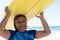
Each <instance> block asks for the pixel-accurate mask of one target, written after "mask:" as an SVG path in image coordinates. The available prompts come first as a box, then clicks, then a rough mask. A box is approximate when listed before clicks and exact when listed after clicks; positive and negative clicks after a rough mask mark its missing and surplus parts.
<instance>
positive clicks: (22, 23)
mask: <svg viewBox="0 0 60 40" xmlns="http://www.w3.org/2000/svg"><path fill="white" fill-rule="evenodd" d="M14 23H15V28H16V29H17V30H18V31H19V32H24V31H25V30H26V28H27V20H26V18H25V17H24V16H20V17H17V18H16V19H15V20H14Z"/></svg>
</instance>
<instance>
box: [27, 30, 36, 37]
mask: <svg viewBox="0 0 60 40" xmlns="http://www.w3.org/2000/svg"><path fill="white" fill-rule="evenodd" d="M28 33H29V34H31V35H33V36H34V38H35V35H36V30H29V31H28Z"/></svg>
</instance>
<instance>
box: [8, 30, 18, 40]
mask: <svg viewBox="0 0 60 40" xmlns="http://www.w3.org/2000/svg"><path fill="white" fill-rule="evenodd" d="M9 32H10V38H12V37H13V36H14V35H15V34H16V33H17V31H14V30H9ZM10 38H9V39H10Z"/></svg>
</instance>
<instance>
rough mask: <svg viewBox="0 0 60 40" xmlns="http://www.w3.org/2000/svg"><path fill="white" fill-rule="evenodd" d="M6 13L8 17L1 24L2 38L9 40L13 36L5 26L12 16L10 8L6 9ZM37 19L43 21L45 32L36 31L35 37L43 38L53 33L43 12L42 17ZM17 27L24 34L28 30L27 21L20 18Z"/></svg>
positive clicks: (16, 21) (16, 22) (16, 20)
mask: <svg viewBox="0 0 60 40" xmlns="http://www.w3.org/2000/svg"><path fill="white" fill-rule="evenodd" d="M5 12H6V16H5V18H4V19H3V20H2V22H1V23H0V36H2V37H4V38H6V39H7V40H8V39H9V37H10V35H11V34H10V32H9V31H8V30H6V29H5V26H6V23H7V21H8V19H9V17H10V15H11V11H10V10H9V9H8V7H6V8H5ZM36 17H37V18H39V19H40V20H41V22H42V25H43V27H44V30H43V31H40V30H39V31H36V35H35V37H36V38H37V39H38V38H42V37H45V36H47V35H49V34H50V33H51V31H50V29H49V26H48V24H47V22H46V20H45V19H44V15H43V12H41V13H40V15H39V16H36ZM15 25H16V27H17V29H18V31H19V32H24V31H25V30H26V28H27V20H26V19H25V18H24V17H19V18H17V19H15Z"/></svg>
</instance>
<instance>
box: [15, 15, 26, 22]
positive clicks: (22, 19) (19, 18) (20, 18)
mask: <svg viewBox="0 0 60 40" xmlns="http://www.w3.org/2000/svg"><path fill="white" fill-rule="evenodd" d="M15 20H16V21H17V20H18V21H24V20H26V19H25V18H24V17H22V16H20V17H18V18H17V19H15Z"/></svg>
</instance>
